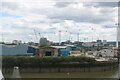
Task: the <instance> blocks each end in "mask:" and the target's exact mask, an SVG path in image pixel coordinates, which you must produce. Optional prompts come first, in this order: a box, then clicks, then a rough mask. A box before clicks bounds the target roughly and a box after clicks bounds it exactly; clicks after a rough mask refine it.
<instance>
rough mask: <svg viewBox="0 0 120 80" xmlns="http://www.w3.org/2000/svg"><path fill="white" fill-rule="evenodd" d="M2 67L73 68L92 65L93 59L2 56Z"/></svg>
mask: <svg viewBox="0 0 120 80" xmlns="http://www.w3.org/2000/svg"><path fill="white" fill-rule="evenodd" d="M2 59H3V60H2V61H3V67H5V68H8V67H11V68H13V67H14V66H19V67H21V68H24V67H25V68H27V67H32V68H37V67H58V66H59V67H60V66H64V67H65V66H69V67H70V66H75V65H78V64H80V63H94V62H95V59H94V58H88V57H74V56H59V57H55V56H53V57H52V56H49V57H23V56H4V57H3V58H2Z"/></svg>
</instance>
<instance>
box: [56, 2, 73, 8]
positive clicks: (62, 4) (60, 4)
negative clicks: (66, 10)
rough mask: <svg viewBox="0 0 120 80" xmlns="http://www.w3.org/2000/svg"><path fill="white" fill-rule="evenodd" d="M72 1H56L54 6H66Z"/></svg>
mask: <svg viewBox="0 0 120 80" xmlns="http://www.w3.org/2000/svg"><path fill="white" fill-rule="evenodd" d="M72 3H73V2H56V4H55V6H56V7H59V8H63V7H67V6H69V5H70V4H72Z"/></svg>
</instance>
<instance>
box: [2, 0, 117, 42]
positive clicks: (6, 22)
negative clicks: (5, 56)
mask: <svg viewBox="0 0 120 80" xmlns="http://www.w3.org/2000/svg"><path fill="white" fill-rule="evenodd" d="M0 5H1V8H0V9H1V12H0V15H1V16H0V22H1V23H0V24H1V26H0V32H1V33H0V34H1V35H2V37H0V38H1V40H4V41H5V42H11V41H12V40H22V41H25V42H29V41H36V40H35V39H36V37H35V33H36V35H37V36H38V38H39V37H40V36H44V37H46V38H47V39H48V40H50V41H54V42H58V41H59V31H61V41H66V40H69V39H71V41H77V40H78V39H77V38H78V36H77V35H78V34H79V40H80V41H84V40H85V38H88V41H92V40H97V39H102V40H103V39H105V40H108V41H116V37H117V32H116V27H117V25H115V24H116V23H118V3H117V2H77V1H75V2H74V1H70V2H58V1H55V0H46V1H43V2H42V1H35V2H31V1H27V0H24V1H18V2H17V1H15V0H13V1H12V2H8V1H2V4H0ZM34 30H35V32H34ZM39 33H40V35H39ZM92 38H93V39H92Z"/></svg>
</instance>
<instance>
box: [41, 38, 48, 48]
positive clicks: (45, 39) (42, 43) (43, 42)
mask: <svg viewBox="0 0 120 80" xmlns="http://www.w3.org/2000/svg"><path fill="white" fill-rule="evenodd" d="M47 42H48V41H47V38H44V37H42V38H40V43H39V44H40V46H45V45H47Z"/></svg>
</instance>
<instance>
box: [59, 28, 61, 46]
mask: <svg viewBox="0 0 120 80" xmlns="http://www.w3.org/2000/svg"><path fill="white" fill-rule="evenodd" d="M59 45H61V30H59Z"/></svg>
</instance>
